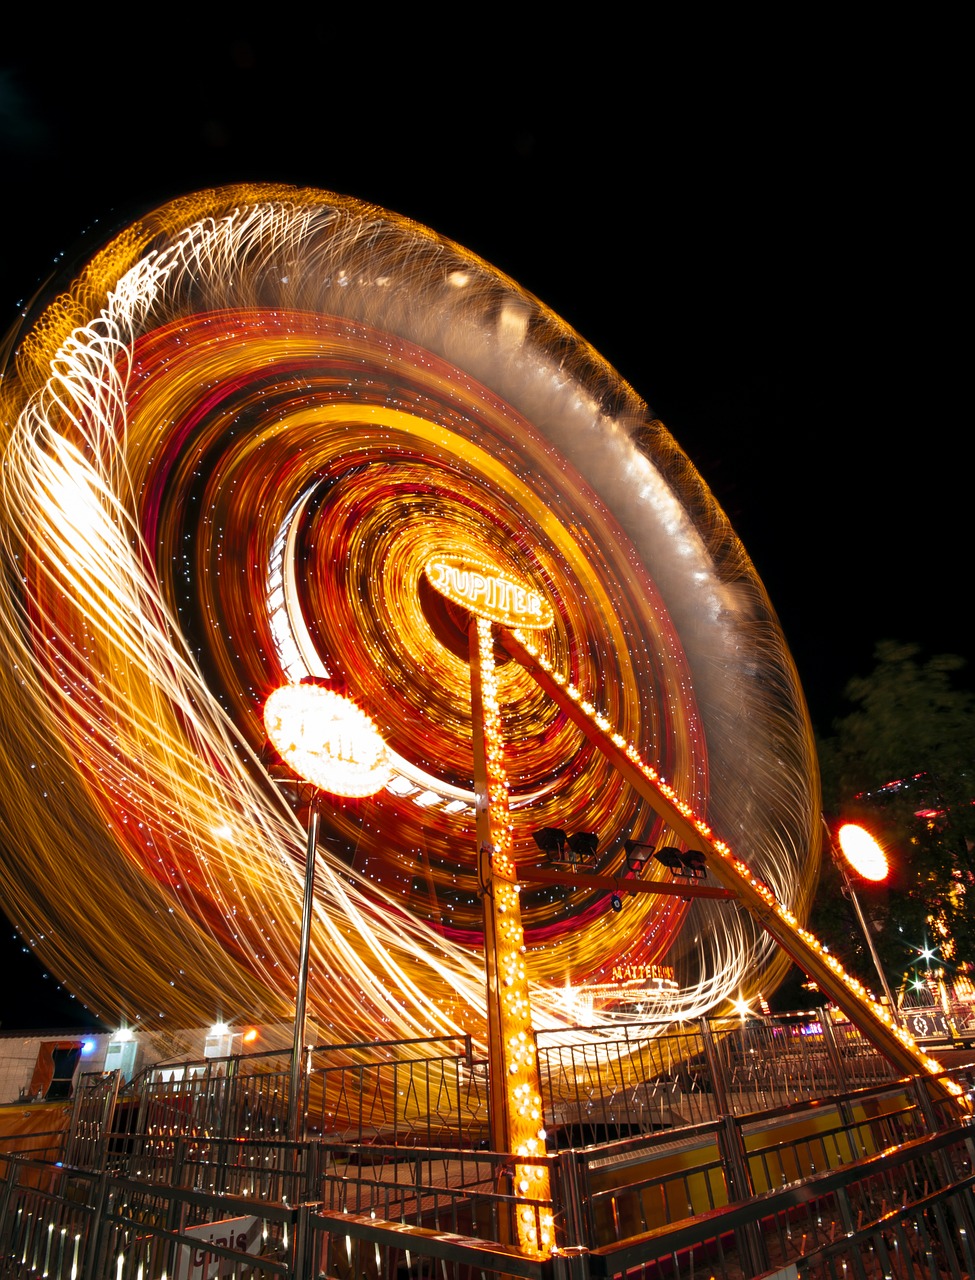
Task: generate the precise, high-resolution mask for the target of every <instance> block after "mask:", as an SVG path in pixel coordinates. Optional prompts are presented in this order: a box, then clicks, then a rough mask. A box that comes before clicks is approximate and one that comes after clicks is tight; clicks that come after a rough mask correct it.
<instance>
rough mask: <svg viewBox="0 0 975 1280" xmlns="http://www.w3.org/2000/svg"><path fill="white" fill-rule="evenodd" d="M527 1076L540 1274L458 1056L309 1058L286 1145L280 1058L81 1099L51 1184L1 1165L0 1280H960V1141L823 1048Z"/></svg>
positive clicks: (557, 1041)
mask: <svg viewBox="0 0 975 1280" xmlns="http://www.w3.org/2000/svg"><path fill="white" fill-rule="evenodd" d="M539 1061H540V1065H541V1074H542V1081H543V1091H544V1093H545V1108H546V1122H547V1124H548V1125H549V1127H550V1129H551V1133H552V1140H551V1143H550V1151H549V1154H548V1156H547V1157H546V1161H547V1163H548V1166H549V1173H550V1182H551V1186H552V1196H553V1207H554V1209H555V1214H556V1229H557V1239H558V1243H559V1252H558V1253H557V1254H556V1255H555V1256H553V1258H552V1259H549V1260H545V1261H531V1260H529V1259H526V1258H522V1257H521V1255H520V1254H518V1252H517V1250H515V1249H513V1246H512V1245H511V1244H510V1243H508V1242H509V1241H510V1240H512V1239H513V1238H514V1235H513V1231H512V1214H513V1209H514V1205H515V1203H516V1202H515V1199H514V1197H513V1195H512V1189H511V1176H512V1173H513V1164H514V1162H513V1159H512V1157H511V1156H510V1155H509V1154H506V1153H497V1152H491V1151H488V1150H486V1149H483V1146H482V1144H483V1136H484V1134H485V1133H486V1130H487V1124H486V1122H487V1115H486V1101H485V1099H486V1092H487V1091H486V1083H487V1081H486V1076H485V1073H484V1067H483V1064H481V1063H478V1062H477V1061H476V1060H474V1059H473V1058H472V1056H471V1049H470V1044H469V1042H468V1041H465V1040H463V1039H460V1040H431V1041H397V1042H388V1043H384V1044H374V1045H339V1046H331V1047H329V1048H322V1049H316V1050H313V1051H311V1052H310V1053H309V1055H308V1060H307V1062H306V1068H307V1078H308V1090H307V1094H306V1097H307V1099H308V1115H307V1121H308V1136H307V1137H306V1139H305V1140H303V1141H301V1142H290V1141H287V1140H285V1138H284V1137H283V1134H284V1133H285V1132H286V1131H287V1125H286V1117H287V1102H288V1098H287V1088H288V1085H287V1082H288V1079H289V1077H290V1063H289V1061H288V1055H286V1054H271V1055H253V1057H250V1058H240V1059H224V1060H219V1061H210V1062H203V1063H181V1064H168V1065H165V1066H162V1067H156V1068H153V1069H152V1071H150V1072H148V1073H146V1074H145V1075H144V1076H143V1077H142V1078H141V1079H140V1080H138V1081H135V1082H133V1083H132V1084H131V1085H130V1086H127V1087H125V1088H122V1087H121V1086H120V1082H119V1080H118V1077H117V1076H116V1075H114V1074H113V1075H112V1076H105V1077H90V1078H86V1079H85V1080H83V1081H82V1082H81V1084H80V1085H79V1088H78V1090H77V1092H76V1097H75V1105H74V1113H73V1118H72V1125H71V1129H70V1133H69V1135H68V1138H67V1142H66V1145H65V1147H64V1150H63V1152H62V1153H61V1154H62V1156H63V1163H60V1164H59V1163H57V1162H54V1161H52V1160H49V1159H41V1158H37V1157H36V1156H35V1155H33V1154H26V1155H25V1154H22V1153H11V1154H9V1155H7V1156H2V1155H0V1179H2V1181H0V1277H3V1278H5V1277H7V1276H11V1277H13V1276H16V1277H24V1278H25V1280H26V1277H28V1276H31V1277H33V1276H39V1275H45V1276H50V1277H52V1278H53V1280H68V1278H69V1277H71V1280H86V1278H88V1280H103V1278H104V1280H107V1278H108V1277H109V1276H114V1277H117V1280H162V1277H163V1276H165V1277H166V1280H196V1277H197V1276H201V1277H202V1276H205V1275H210V1274H214V1275H215V1274H221V1275H232V1276H239V1277H241V1278H243V1277H244V1276H248V1277H251V1276H258V1275H267V1276H271V1275H274V1276H285V1277H292V1276H293V1277H295V1280H297V1278H298V1277H302V1280H304V1277H314V1278H315V1280H319V1278H322V1280H352V1277H357V1276H363V1277H376V1280H379V1278H380V1277H382V1278H383V1280H386V1278H387V1277H388V1278H389V1280H407V1278H408V1277H413V1276H417V1277H423V1276H433V1275H436V1276H438V1277H440V1280H474V1277H481V1278H482V1280H483V1278H485V1277H491V1276H494V1275H498V1276H504V1275H524V1276H532V1277H538V1280H546V1277H552V1278H553V1280H558V1278H559V1277H565V1278H566V1280H589V1277H596V1276H613V1277H622V1276H624V1275H626V1276H630V1277H633V1276H638V1277H647V1278H649V1277H651V1276H652V1277H657V1276H660V1277H664V1276H665V1275H666V1276H682V1275H688V1276H691V1275H696V1274H701V1267H703V1266H707V1267H709V1268H710V1270H709V1271H708V1272H707V1273H706V1274H713V1273H716V1271H717V1270H718V1269H723V1270H724V1273H725V1274H727V1275H730V1276H738V1275H740V1276H742V1277H744V1276H752V1275H759V1274H761V1273H762V1272H763V1271H768V1270H769V1269H771V1268H773V1267H776V1266H787V1265H792V1264H793V1263H794V1265H796V1266H798V1267H800V1269H801V1270H802V1272H803V1274H805V1273H806V1272H808V1273H809V1274H810V1275H811V1276H817V1277H818V1276H819V1275H823V1276H825V1275H827V1274H829V1275H841V1274H842V1275H853V1276H857V1277H859V1276H862V1277H863V1280H866V1278H867V1277H868V1276H873V1275H874V1274H877V1275H880V1274H889V1275H895V1276H902V1275H903V1276H905V1277H906V1276H908V1275H914V1274H921V1272H919V1271H918V1272H912V1271H910V1270H904V1269H903V1267H906V1266H907V1263H906V1262H905V1261H904V1260H905V1259H910V1260H911V1266H915V1265H916V1266H920V1265H921V1264H920V1263H919V1262H918V1259H922V1260H923V1259H927V1260H928V1262H929V1264H930V1265H929V1269H928V1270H927V1271H926V1272H924V1274H925V1275H927V1276H929V1277H930V1276H938V1275H941V1274H945V1275H957V1276H958V1277H959V1280H960V1277H961V1276H962V1275H966V1274H975V1272H973V1270H972V1268H971V1267H970V1266H968V1260H967V1253H966V1252H965V1250H967V1248H968V1247H969V1246H968V1244H967V1243H966V1244H965V1245H964V1248H963V1247H962V1246H961V1245H956V1244H955V1243H951V1240H949V1241H948V1243H947V1244H946V1243H945V1241H944V1240H943V1239H942V1235H943V1232H942V1231H941V1228H942V1227H943V1226H944V1227H951V1226H952V1225H953V1224H958V1223H960V1224H961V1227H960V1228H959V1230H964V1231H966V1232H968V1235H967V1236H966V1237H965V1239H966V1241H968V1240H970V1239H975V1236H973V1235H972V1230H971V1225H970V1224H969V1222H968V1215H970V1214H971V1211H972V1196H971V1190H972V1187H971V1176H972V1164H973V1158H972V1157H973V1152H972V1141H971V1138H972V1133H971V1130H969V1129H968V1128H967V1127H966V1126H959V1125H958V1115H957V1111H955V1110H954V1109H952V1108H951V1107H950V1106H948V1105H947V1104H946V1103H944V1102H943V1101H939V1100H938V1097H939V1095H936V1094H935V1093H933V1092H932V1090H931V1088H930V1085H929V1084H928V1083H927V1082H925V1081H922V1080H899V1081H895V1080H892V1079H891V1075H892V1073H891V1072H890V1070H889V1068H887V1066H886V1064H884V1063H883V1061H882V1060H881V1059H879V1057H878V1056H877V1055H876V1054H873V1053H872V1051H870V1050H869V1048H868V1047H866V1046H865V1045H864V1044H863V1042H862V1041H860V1039H859V1037H857V1036H855V1035H848V1034H847V1032H846V1031H845V1030H844V1029H842V1027H840V1028H837V1027H835V1026H833V1025H832V1024H830V1023H828V1022H826V1021H824V1020H818V1019H816V1018H804V1019H792V1020H775V1021H773V1020H770V1021H768V1022H764V1021H763V1022H747V1021H745V1022H743V1021H742V1020H740V1019H735V1020H729V1021H728V1022H725V1023H715V1022H701V1023H697V1024H694V1025H693V1026H685V1027H677V1028H673V1027H671V1028H663V1027H645V1026H643V1027H640V1026H635V1025H634V1026H630V1027H622V1028H618V1029H615V1028H614V1029H613V1031H612V1032H611V1033H610V1034H606V1033H605V1031H603V1032H601V1033H597V1032H594V1031H592V1030H586V1029H578V1028H577V1029H575V1030H570V1031H566V1032H561V1033H559V1034H558V1035H555V1034H554V1033H553V1034H550V1035H548V1036H540V1037H539ZM864 1080H869V1081H870V1082H871V1083H869V1084H865V1083H864ZM965 1083H967V1081H965ZM813 1094H815V1095H816V1096H815V1097H813V1096H812V1095H813ZM945 1134H948V1135H950V1136H948V1137H945V1136H944V1135H945ZM966 1197H967V1198H966ZM536 1208H537V1209H538V1210H541V1208H542V1206H540V1205H539V1206H536ZM949 1236H950V1232H949ZM853 1237H855V1238H856V1239H858V1240H859V1241H860V1242H861V1244H862V1246H863V1247H862V1250H861V1253H860V1254H858V1255H857V1257H858V1258H860V1261H857V1262H854V1261H853V1260H852V1258H853V1255H852V1254H851V1252H850V1250H849V1248H848V1246H847V1244H845V1243H844V1242H845V1241H847V1240H848V1238H853ZM939 1250H940V1252H939ZM207 1258H209V1259H210V1261H209V1262H208V1261H207ZM863 1258H869V1259H870V1261H869V1265H868V1264H867V1263H865V1262H863ZM932 1259H933V1260H934V1261H931V1260H932ZM935 1263H937V1266H939V1267H940V1266H942V1265H943V1266H944V1267H946V1268H947V1270H944V1271H940V1270H937V1269H933V1270H932V1269H931V1268H932V1267H935ZM816 1267H818V1268H821V1269H820V1270H815V1268H816ZM884 1267H887V1268H888V1269H887V1270H883V1268H884ZM897 1267H901V1268H902V1269H901V1270H897ZM858 1268H859V1269H858ZM864 1268H866V1269H864ZM877 1268H880V1270H877Z"/></svg>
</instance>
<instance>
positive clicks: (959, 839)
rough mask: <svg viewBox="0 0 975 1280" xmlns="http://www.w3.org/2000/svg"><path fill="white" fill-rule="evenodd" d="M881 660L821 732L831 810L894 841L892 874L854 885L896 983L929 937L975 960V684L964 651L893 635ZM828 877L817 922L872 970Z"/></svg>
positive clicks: (851, 688) (952, 961) (867, 977)
mask: <svg viewBox="0 0 975 1280" xmlns="http://www.w3.org/2000/svg"><path fill="white" fill-rule="evenodd" d="M874 657H875V660H876V665H875V666H874V669H873V671H872V672H871V673H870V674H869V675H867V676H862V677H857V678H855V679H853V680H851V681H850V682H849V684H848V685H847V686H846V689H845V690H844V695H845V697H846V698H847V700H848V701H849V702H850V703H851V704H852V710H851V711H850V712H849V714H847V715H846V716H844V717H842V718H841V719H839V720H837V721H836V722H835V723H834V726H833V728H834V734H833V736H832V737H830V738H827V739H825V740H822V741H821V742H820V764H821V767H822V773H823V802H824V807H825V809H826V812H827V814H830V815H836V816H839V815H841V814H842V816H843V817H844V818H848V819H851V820H853V821H860V822H862V823H863V824H864V825H865V826H867V827H869V828H871V829H872V830H873V831H874V832H875V833H876V834H877V835H878V836H879V837H880V839H881V840H882V841H883V842H884V843H886V845H887V846H888V848H889V851H890V860H891V864H892V871H891V876H890V878H889V880H888V882H887V884H886V886H885V887H884V889H883V890H880V891H871V890H869V889H864V890H863V891H861V890H860V888H859V887H858V889H857V893H858V896H860V898H861V901H862V902H863V904H864V908H865V914H866V915H867V916H868V918H869V919H871V920H872V921H874V922H875V923H876V924H877V925H879V930H878V934H877V937H876V938H875V942H876V944H877V950H878V951H879V953H880V956H881V960H882V963H883V964H884V967H885V969H886V970H887V973H888V976H889V978H890V981H891V985H892V986H893V987H895V988H896V986H897V985H898V984H899V982H900V980H901V978H902V976H903V975H904V973H905V972H907V971H908V969H909V968H910V966H911V964H912V963H915V962H916V961H917V960H918V952H919V950H920V949H921V948H922V947H924V946H934V947H937V948H939V954H940V956H941V957H942V959H943V960H944V961H945V962H946V964H947V966H948V967H949V968H951V967H956V966H957V965H958V964H960V963H962V962H971V961H975V906H973V904H975V857H973V850H975V696H973V694H972V693H971V692H970V691H969V690H966V689H963V688H960V687H959V686H958V683H957V679H956V677H957V673H958V672H959V671H960V670H961V668H962V667H964V665H965V662H964V659H963V658H960V657H956V656H954V655H951V654H945V655H940V656H938V657H933V658H929V659H927V660H923V659H922V657H921V650H920V646H918V645H915V644H901V643H897V642H895V641H891V640H885V641H882V642H881V643H879V644H878V645H877V647H876V650H875V653H874ZM828 888H829V886H828V885H827V884H826V883H825V881H824V884H822V885H821V886H820V891H819V893H818V894H817V902H816V907H815V908H814V914H813V921H812V924H813V928H814V929H816V928H817V927H818V929H819V930H820V931H821V933H822V934H823V935H824V937H823V940H824V941H829V942H830V943H831V945H833V946H834V948H835V950H836V951H837V954H838V955H840V956H842V957H843V958H844V959H846V960H847V961H848V962H849V964H850V967H852V968H853V969H854V970H855V971H856V972H857V973H858V974H859V975H860V976H861V977H862V978H863V979H864V981H866V982H868V983H870V982H871V978H872V974H871V972H870V971H869V968H868V965H869V961H868V959H867V957H866V952H865V948H862V947H861V946H860V944H859V942H858V941H857V942H856V943H855V944H854V945H852V946H851V939H853V938H858V935H859V929H858V928H856V926H855V924H854V925H853V926H852V928H853V932H852V933H851V925H850V917H849V916H848V915H847V914H846V912H845V911H844V907H843V903H842V901H841V899H840V898H839V896H838V895H837V894H836V893H835V892H833V891H828V892H824V889H827V890H828Z"/></svg>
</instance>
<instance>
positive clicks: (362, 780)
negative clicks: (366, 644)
mask: <svg viewBox="0 0 975 1280" xmlns="http://www.w3.org/2000/svg"><path fill="white" fill-rule="evenodd" d="M264 727H265V730H266V731H267V736H268V738H269V739H270V741H271V745H272V746H273V747H274V748H275V749H276V750H277V751H278V753H279V754H280V756H281V758H282V760H284V761H285V763H286V764H287V765H288V766H289V767H290V768H291V769H292V770H293V772H294V773H295V774H297V776H298V777H299V778H301V779H303V780H304V781H305V782H308V783H310V784H311V785H312V787H314V793H313V795H312V800H311V806H310V809H309V813H308V846H307V851H306V855H305V885H304V893H303V896H302V903H301V943H300V948H299V955H298V980H297V984H296V990H295V1026H294V1044H293V1047H292V1055H291V1081H290V1090H289V1094H288V1137H289V1138H290V1139H291V1140H292V1141H293V1142H297V1141H299V1140H300V1138H301V1137H302V1130H303V1125H302V1116H303V1113H304V1107H303V1092H304V1091H303V1088H302V1085H303V1082H304V1072H303V1071H302V1069H301V1056H302V1054H303V1053H304V1050H305V1029H306V1025H307V1007H308V966H309V959H310V956H311V922H312V914H313V909H314V904H315V853H316V849H317V847H318V822H319V813H318V799H319V796H320V795H321V794H322V792H327V793H329V794H331V795H339V796H351V797H362V796H371V795H374V794H375V793H376V792H377V791H379V790H381V789H382V787H384V786H385V785H386V783H387V782H388V781H389V777H390V768H389V763H388V753H387V751H386V744H385V743H384V742H383V740H382V738H381V737H380V735H379V733H378V732H377V730H376V727H375V725H374V724H373V722H372V720H370V718H369V717H368V716H367V715H366V714H365V712H364V711H361V710H360V709H359V708H358V707H357V706H356V704H355V703H354V702H352V701H351V700H350V699H349V698H345V697H342V695H341V694H338V693H335V692H334V691H333V690H331V689H329V688H327V687H325V686H324V685H323V684H321V683H318V682H316V681H307V682H303V683H301V684H289V685H282V686H281V688H279V689H275V690H274V692H273V693H272V694H271V696H270V697H269V698H268V700H267V702H266V703H265V704H264Z"/></svg>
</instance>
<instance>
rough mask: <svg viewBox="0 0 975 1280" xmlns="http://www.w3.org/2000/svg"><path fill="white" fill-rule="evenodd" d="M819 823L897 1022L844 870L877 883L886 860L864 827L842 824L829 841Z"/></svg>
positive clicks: (870, 937)
mask: <svg viewBox="0 0 975 1280" xmlns="http://www.w3.org/2000/svg"><path fill="white" fill-rule="evenodd" d="M823 824H824V826H826V836H827V839H828V841H829V850H830V854H831V855H832V858H833V863H834V864H835V866H836V869H837V871H839V873H840V878H841V879H842V881H843V889H844V891H845V893H846V895H847V897H848V898H849V899H850V901H851V902H852V903H853V909H854V911H855V912H856V914H857V919H858V920H859V922H860V928H861V930H862V931H863V936H864V939H865V940H866V944H867V949H868V951H869V952H870V958H871V959H872V960H873V967H874V968H875V969H876V971H877V977H878V978H879V979H880V985H881V987H882V988H883V992H884V995H885V996H886V997H887V1004H888V1006H889V1008H890V1016H891V1017H892V1018H893V1019H894V1020H895V1021H896V1022H899V1021H900V1018H899V1016H898V1013H897V1004H896V1003H895V1001H894V997H893V995H892V993H891V990H890V986H889V984H888V982H887V975H886V974H885V973H884V970H883V966H882V965H881V963H880V957H879V956H878V955H877V948H876V947H875V946H874V941H873V935H872V933H871V932H870V927H869V925H868V924H867V918H866V916H865V915H864V914H863V907H862V906H861V905H860V899H859V898H858V897H857V894H856V890H855V889H854V887H853V881H852V880H851V879H850V873H849V871H848V870H847V868H848V867H852V868H853V870H854V871H855V872H856V873H857V875H858V876H860V878H861V879H863V880H869V881H871V882H872V883H874V884H880V883H881V882H882V881H884V880H886V879H887V873H888V871H889V869H890V867H889V863H888V861H887V855H886V853H885V852H884V850H883V849H882V848H881V846H880V844H879V843H878V841H877V840H876V839H875V837H874V836H872V835H871V834H870V832H869V831H867V829H866V828H865V827H861V826H860V825H859V824H858V823H855V822H845V823H843V825H842V826H841V827H840V828H839V829H838V831H837V832H836V839H835V841H834V839H833V833H832V831H831V830H830V829H829V826H828V825H827V824H826V820H825V818H824V819H823Z"/></svg>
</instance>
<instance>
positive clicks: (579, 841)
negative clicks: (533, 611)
mask: <svg viewBox="0 0 975 1280" xmlns="http://www.w3.org/2000/svg"><path fill="white" fill-rule="evenodd" d="M532 839H533V840H534V841H535V843H536V844H537V845H538V847H539V849H541V850H542V852H543V853H544V854H546V855H547V857H548V861H549V862H554V863H563V862H568V863H571V864H575V863H577V862H589V861H590V859H592V858H594V857H595V856H596V850H597V848H598V847H599V837H598V835H597V834H596V833H595V831H576V832H574V833H573V834H572V835H571V836H568V835H566V833H565V832H564V831H563V830H562V828H561V827H542V828H541V830H540V831H533V832H532Z"/></svg>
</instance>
